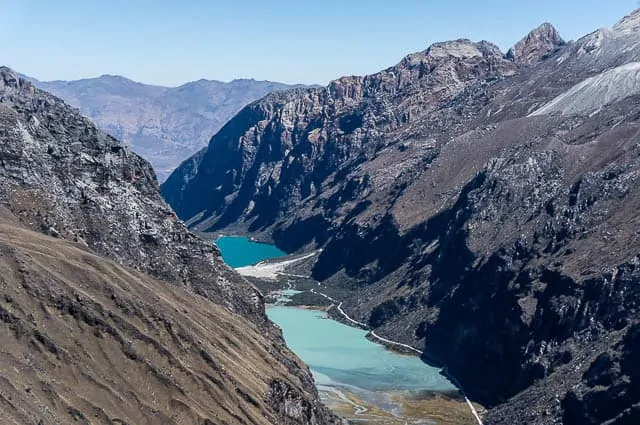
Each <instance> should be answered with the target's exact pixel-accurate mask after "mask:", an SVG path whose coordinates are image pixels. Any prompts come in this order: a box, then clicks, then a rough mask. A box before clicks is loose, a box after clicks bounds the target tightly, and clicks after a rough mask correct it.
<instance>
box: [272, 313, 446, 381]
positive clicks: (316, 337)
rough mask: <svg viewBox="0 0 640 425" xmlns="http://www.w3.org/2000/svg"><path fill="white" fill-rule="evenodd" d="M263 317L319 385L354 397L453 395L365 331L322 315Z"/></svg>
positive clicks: (431, 371)
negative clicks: (417, 393) (380, 393)
mask: <svg viewBox="0 0 640 425" xmlns="http://www.w3.org/2000/svg"><path fill="white" fill-rule="evenodd" d="M267 315H268V316H269V318H270V319H271V320H272V321H273V322H275V323H277V324H278V325H279V326H280V327H281V328H282V332H283V334H284V338H285V340H286V341H287V345H288V346H289V347H290V348H291V350H293V352H294V353H296V354H297V355H298V356H299V357H300V358H301V359H302V360H304V362H305V363H306V364H307V365H309V368H310V369H311V371H312V372H313V376H314V378H315V380H316V384H317V385H318V386H330V387H342V386H345V387H347V388H351V389H353V390H355V391H357V392H360V391H358V390H365V391H391V390H395V391H406V390H410V391H422V390H430V391H455V390H456V388H455V387H454V386H453V385H452V384H451V383H450V382H449V381H448V380H447V379H446V378H445V377H444V376H442V375H441V374H440V373H439V370H438V369H436V368H433V367H430V366H429V365H427V364H425V363H423V362H422V361H421V360H420V359H419V358H417V357H413V356H404V355H400V354H396V353H393V352H391V351H389V350H387V349H386V348H384V347H383V346H382V345H380V344H376V343H374V342H371V341H369V340H368V339H366V338H365V335H366V334H367V332H366V331H364V330H361V329H357V328H352V327H350V326H347V325H344V324H342V323H340V322H337V321H335V320H332V319H329V318H327V314H326V313H325V312H323V311H315V310H307V309H300V308H295V307H283V306H273V307H271V308H269V309H268V310H267Z"/></svg>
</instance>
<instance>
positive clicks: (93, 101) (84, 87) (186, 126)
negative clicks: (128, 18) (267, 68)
mask: <svg viewBox="0 0 640 425" xmlns="http://www.w3.org/2000/svg"><path fill="white" fill-rule="evenodd" d="M24 78H25V79H28V80H30V81H31V82H33V83H34V84H35V85H36V86H37V87H39V88H41V89H43V90H47V91H49V92H51V93H53V94H55V95H56V96H59V97H61V98H62V99H64V100H65V101H66V102H67V103H69V104H71V105H72V106H75V107H76V108H78V109H80V111H81V112H82V114H83V115H85V116H87V117H89V118H91V119H92V120H93V121H94V122H95V123H96V124H97V125H98V127H100V128H101V129H102V130H104V131H106V132H108V133H109V134H111V135H112V136H114V137H116V138H117V139H119V140H122V141H124V142H125V143H126V144H127V145H129V146H130V147H131V148H132V150H133V151H134V152H136V153H137V154H139V155H141V156H142V157H143V158H145V159H147V160H148V161H149V162H151V164H152V165H153V167H154V170H155V172H156V174H157V176H158V179H159V180H160V181H163V180H164V179H165V178H166V177H167V176H168V175H169V173H170V172H171V171H172V170H173V169H174V168H175V167H177V166H178V165H179V164H180V163H181V162H182V161H183V160H185V159H187V158H188V157H189V156H191V155H193V154H194V153H196V152H197V151H198V150H200V149H202V148H203V147H204V146H205V145H206V143H207V142H208V141H209V138H210V137H211V135H212V134H214V133H216V132H217V131H218V130H219V129H220V128H221V127H222V126H223V125H224V123H225V122H227V120H229V119H230V118H231V117H233V116H234V115H235V114H236V113H237V112H238V111H239V110H240V109H242V108H243V107H244V106H245V105H247V104H249V103H251V102H253V101H255V100H258V99H260V98H262V97H263V96H265V95H266V94H268V93H271V92H273V91H278V90H287V89H291V88H295V87H304V86H299V85H288V84H283V83H278V82H272V81H258V80H253V79H237V80H233V81H230V82H228V83H227V82H222V81H216V80H205V79H201V80H198V81H192V82H188V83H185V84H183V85H181V86H178V87H164V86H157V85H149V84H143V83H139V82H136V81H133V80H130V79H128V78H126V77H122V76H119V75H107V74H105V75H102V76H100V77H96V78H87V79H81V80H72V81H63V80H57V81H38V80H36V79H34V78H31V77H28V76H24Z"/></svg>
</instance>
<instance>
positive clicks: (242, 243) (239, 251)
mask: <svg viewBox="0 0 640 425" xmlns="http://www.w3.org/2000/svg"><path fill="white" fill-rule="evenodd" d="M215 244H216V245H217V246H218V248H220V252H222V259H223V260H224V262H225V263H227V264H228V265H230V266H231V267H244V266H251V265H253V264H256V263H259V262H260V261H263V260H268V259H269V258H277V257H284V256H286V255H287V253H286V252H284V251H281V250H279V249H278V248H276V247H275V246H273V245H270V244H267V243H260V242H254V241H252V240H250V239H249V238H247V237H244V236H222V237H220V238H218V239H217V240H216V241H215Z"/></svg>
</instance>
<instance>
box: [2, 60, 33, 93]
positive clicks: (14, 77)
mask: <svg viewBox="0 0 640 425" xmlns="http://www.w3.org/2000/svg"><path fill="white" fill-rule="evenodd" d="M5 87H6V88H15V89H19V88H33V84H31V83H30V82H28V81H26V80H23V79H21V78H20V76H19V75H18V74H17V73H16V72H15V71H14V70H12V69H11V68H9V67H6V66H0V90H1V89H4V88H5Z"/></svg>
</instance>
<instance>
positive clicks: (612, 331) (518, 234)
mask: <svg viewBox="0 0 640 425" xmlns="http://www.w3.org/2000/svg"><path fill="white" fill-rule="evenodd" d="M639 179H640V10H639V11H635V12H633V13H632V14H630V15H629V16H627V17H625V18H623V19H622V20H621V21H619V22H618V23H617V24H616V25H615V26H613V27H612V28H603V29H600V30H597V31H595V32H593V33H591V34H588V35H586V36H584V37H582V38H580V39H579V40H577V41H572V42H565V41H564V40H563V39H562V38H561V37H560V35H559V34H558V32H557V31H556V30H555V29H554V28H553V26H551V25H550V24H543V25H542V26H540V27H539V28H536V29H534V30H533V31H532V32H531V33H530V34H528V35H527V36H526V37H524V38H523V39H522V40H521V41H520V42H519V43H517V44H516V45H515V46H514V47H513V48H512V49H511V50H510V51H509V52H507V53H503V52H501V51H500V49H499V48H498V47H497V46H496V45H494V44H492V43H490V42H487V41H480V42H472V41H470V40H466V39H459V40H453V41H448V42H441V43H436V44H433V45H431V46H429V47H428V48H427V49H426V50H424V51H421V52H417V53H414V54H411V55H408V56H407V57H405V58H404V59H402V60H401V61H400V62H399V63H398V64H397V65H395V66H392V67H390V68H388V69H385V70H383V71H381V72H379V73H377V74H373V75H368V76H362V77H359V76H350V77H343V78H340V79H337V80H335V81H333V82H331V83H330V84H329V85H328V86H327V87H322V88H309V89H296V90H290V91H286V92H277V93H272V94H269V95H267V96H266V97H264V98H263V99H261V100H259V101H257V102H254V103H252V104H250V105H249V106H247V107H245V108H244V109H242V110H241V111H240V112H239V113H238V114H237V115H236V116H235V117H234V118H233V119H231V120H230V121H229V122H228V123H227V124H226V125H225V126H223V127H222V129H221V130H220V131H219V132H218V133H216V134H215V135H214V136H213V138H212V139H211V140H210V142H209V145H208V147H207V148H206V149H205V150H202V151H201V152H199V153H198V154H197V155H195V156H193V157H192V158H191V159H189V160H188V161H185V162H184V163H183V164H182V165H181V166H180V167H179V168H178V169H177V170H176V171H175V172H174V173H173V174H172V175H171V176H170V177H169V178H168V179H167V181H166V182H165V183H164V184H163V185H162V193H163V195H164V197H165V199H166V200H167V201H168V202H169V204H170V205H171V206H172V207H173V209H174V210H175V211H176V213H177V214H178V216H179V217H181V218H182V219H183V220H185V221H187V222H188V223H189V225H190V226H191V227H192V228H193V229H195V230H198V231H202V232H220V231H225V232H230V231H234V232H242V233H247V234H251V235H253V236H255V237H257V238H262V239H264V240H271V241H274V242H275V243H276V245H277V246H278V247H280V248H282V249H284V250H285V251H288V252H306V251H310V250H315V249H319V248H321V249H322V251H321V253H320V255H319V256H318V258H317V261H315V262H314V263H312V264H310V265H309V272H310V273H311V276H312V277H313V278H314V279H316V280H317V281H319V282H321V283H322V284H323V285H325V286H327V287H329V286H336V287H340V288H342V289H343V290H345V289H346V290H348V293H349V295H347V296H346V297H345V298H344V299H343V300H341V301H342V309H343V310H345V311H346V312H347V313H348V314H349V315H350V316H352V317H353V318H355V320H357V321H360V322H364V323H366V324H367V325H368V326H369V327H370V328H371V329H373V330H375V332H376V334H378V335H382V336H384V337H387V338H390V339H393V340H396V341H398V340H399V341H400V342H403V343H405V344H410V345H412V346H417V347H418V348H420V349H422V350H424V359H425V361H429V362H433V363H436V364H440V365H442V366H444V367H445V368H446V370H447V371H448V372H449V373H450V374H451V375H453V376H454V377H456V378H457V379H458V380H459V381H460V383H461V385H462V387H463V388H464V389H465V391H466V392H467V393H468V394H469V395H470V396H471V397H472V398H474V399H476V400H478V401H480V402H482V403H483V404H484V405H486V406H488V407H489V408H490V409H489V412H488V414H487V416H486V418H485V423H487V424H505V425H507V424H508V425H511V424H516V423H517V424H558V423H564V424H594V425H595V424H608V425H614V424H615V425H631V424H637V423H640V367H639V366H640V363H638V359H639V358H640V268H639V265H640V238H639V237H638V228H640V215H638V211H639V210H640V189H639V188H640V180H639Z"/></svg>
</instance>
